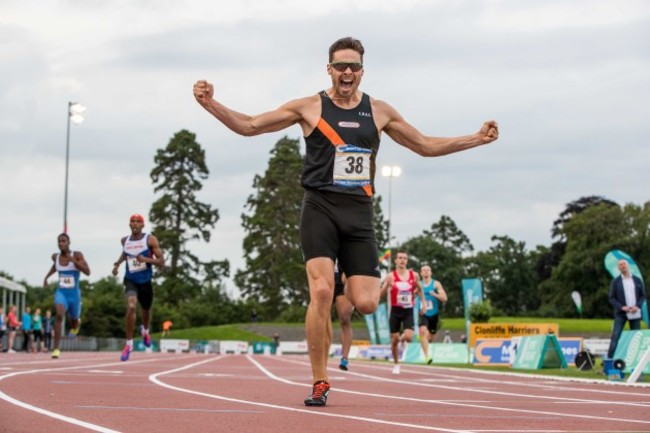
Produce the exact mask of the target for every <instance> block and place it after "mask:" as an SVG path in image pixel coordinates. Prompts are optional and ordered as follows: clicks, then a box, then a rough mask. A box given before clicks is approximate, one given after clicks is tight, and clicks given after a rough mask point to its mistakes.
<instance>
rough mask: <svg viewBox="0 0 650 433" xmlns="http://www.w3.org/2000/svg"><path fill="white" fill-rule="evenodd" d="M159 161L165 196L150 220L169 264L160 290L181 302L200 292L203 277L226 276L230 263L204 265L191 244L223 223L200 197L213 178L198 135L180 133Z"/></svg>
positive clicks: (158, 183) (156, 180)
mask: <svg viewBox="0 0 650 433" xmlns="http://www.w3.org/2000/svg"><path fill="white" fill-rule="evenodd" d="M154 162H155V164H156V165H155V167H154V168H153V170H151V180H152V182H153V184H154V185H155V187H154V192H156V193H162V196H161V197H160V198H159V199H157V200H156V201H155V202H154V203H153V205H152V206H151V211H150V219H151V223H152V224H153V225H154V230H153V232H154V233H155V234H156V236H157V237H158V240H159V241H160V245H161V248H162V249H163V250H164V252H165V255H166V258H167V261H168V263H169V266H168V267H167V268H166V269H165V270H164V271H163V275H164V276H165V277H166V281H165V282H164V283H163V284H162V285H161V291H162V294H163V299H164V300H165V301H167V302H171V303H179V302H181V301H183V300H187V299H191V298H193V297H194V296H195V295H197V294H198V292H199V291H200V282H199V278H200V277H201V276H203V277H205V278H206V279H207V280H209V281H211V282H214V281H216V282H220V281H221V279H222V278H223V277H227V276H228V273H229V263H228V261H227V260H224V261H208V262H201V261H200V260H199V258H198V257H197V256H195V255H194V254H192V252H191V251H190V249H189V248H188V246H187V244H188V242H189V241H195V240H203V241H204V242H210V234H211V232H210V230H211V229H213V228H214V226H215V224H216V223H217V221H218V220H219V211H218V210H217V209H212V207H211V206H210V205H209V204H205V203H202V202H200V201H198V200H197V197H196V193H197V192H198V191H200V190H201V189H202V188H203V184H202V183H201V181H202V180H205V179H207V177H208V174H209V171H208V168H207V165H206V163H205V151H204V150H203V148H202V147H201V145H200V144H199V143H197V141H196V135H195V134H193V133H191V132H189V131H187V130H181V131H179V132H177V133H176V134H175V135H174V137H172V139H171V140H170V141H169V143H168V144H167V147H166V148H164V149H158V151H157V152H156V156H155V158H154Z"/></svg>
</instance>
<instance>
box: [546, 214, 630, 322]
mask: <svg viewBox="0 0 650 433" xmlns="http://www.w3.org/2000/svg"><path fill="white" fill-rule="evenodd" d="M562 230H563V236H565V237H566V239H567V248H566V253H565V254H564V256H563V257H562V260H561V261H560V264H559V265H558V266H557V268H555V269H554V270H553V274H552V277H551V279H550V280H548V281H547V282H545V283H544V284H543V285H542V287H541V292H540V293H541V296H542V300H543V301H544V303H545V304H546V305H545V309H546V314H548V315H553V316H560V317H563V316H564V317H565V316H571V315H573V314H574V313H573V312H574V306H573V303H572V300H571V292H572V291H574V290H576V291H578V292H580V293H581V295H582V302H583V311H584V317H610V316H611V309H612V307H611V305H609V302H608V300H607V293H608V289H609V282H610V277H609V275H607V272H606V271H605V268H604V265H603V259H604V257H605V255H606V254H607V252H609V251H610V250H611V249H612V248H615V247H616V246H617V245H621V244H624V243H625V242H627V241H629V239H630V235H631V233H630V231H629V224H627V222H626V218H625V216H624V214H623V211H622V209H621V208H620V207H618V206H611V205H608V204H600V205H596V206H591V207H589V208H588V209H585V210H584V211H582V212H580V214H577V215H574V216H573V218H571V220H570V221H568V222H567V223H566V224H565V225H564V227H563V228H562Z"/></svg>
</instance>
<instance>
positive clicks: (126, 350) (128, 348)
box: [120, 344, 133, 362]
mask: <svg viewBox="0 0 650 433" xmlns="http://www.w3.org/2000/svg"><path fill="white" fill-rule="evenodd" d="M132 350H133V349H131V346H129V345H128V344H127V345H126V346H124V350H123V351H122V355H121V356H120V361H122V362H124V361H128V360H129V355H131V351H132Z"/></svg>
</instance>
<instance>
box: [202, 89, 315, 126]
mask: <svg viewBox="0 0 650 433" xmlns="http://www.w3.org/2000/svg"><path fill="white" fill-rule="evenodd" d="M213 96H214V86H213V85H212V84H211V83H208V82H207V81H205V80H199V81H197V82H196V83H195V84H194V98H196V101H197V102H198V103H199V104H200V105H201V106H202V107H203V108H205V109H206V110H207V111H208V112H209V113H210V114H212V115H213V116H214V117H216V118H217V119H218V120H219V121H220V122H221V123H223V124H224V125H226V126H227V127H228V128H229V129H230V130H231V131H233V132H236V133H237V134H239V135H244V136H247V137H250V136H253V135H259V134H264V133H266V132H275V131H280V130H282V129H285V128H288V127H289V126H292V125H295V124H296V123H300V122H301V121H303V115H302V113H303V111H304V109H305V107H306V105H307V104H308V103H309V102H310V101H311V100H312V98H309V97H307V98H302V99H296V100H293V101H290V102H287V103H286V104H284V105H282V106H281V107H279V108H277V109H275V110H272V111H267V112H266V113H262V114H258V115H255V116H250V115H248V114H243V113H239V112H237V111H235V110H231V109H230V108H228V107H226V106H225V105H223V104H221V103H220V102H217V101H216V100H215V99H214V98H213Z"/></svg>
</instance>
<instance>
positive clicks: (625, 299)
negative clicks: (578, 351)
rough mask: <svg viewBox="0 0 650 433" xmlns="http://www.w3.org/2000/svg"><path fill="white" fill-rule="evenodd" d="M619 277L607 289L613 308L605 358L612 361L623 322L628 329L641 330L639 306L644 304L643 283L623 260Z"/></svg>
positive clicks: (619, 265)
mask: <svg viewBox="0 0 650 433" xmlns="http://www.w3.org/2000/svg"><path fill="white" fill-rule="evenodd" d="M618 270H619V271H621V275H619V276H618V277H616V278H614V279H613V280H612V283H611V285H610V288H609V303H610V304H612V307H614V328H613V329H612V339H611V340H610V343H609V350H608V351H607V358H608V359H612V358H613V357H614V352H615V351H616V346H617V345H618V339H619V338H620V336H621V332H623V328H624V327H625V322H630V329H641V306H642V305H643V303H644V302H645V299H646V297H645V292H644V289H643V281H641V279H640V278H638V277H636V276H634V275H632V274H631V273H630V264H629V263H628V262H627V260H625V259H621V260H619V261H618Z"/></svg>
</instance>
